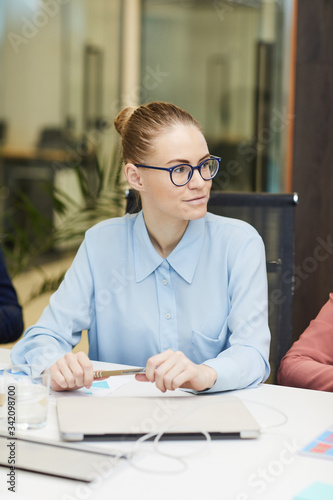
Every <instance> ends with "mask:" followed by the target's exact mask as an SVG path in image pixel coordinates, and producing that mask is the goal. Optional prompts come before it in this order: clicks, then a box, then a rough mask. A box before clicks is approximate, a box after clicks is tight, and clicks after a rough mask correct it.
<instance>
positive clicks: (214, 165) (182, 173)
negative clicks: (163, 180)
mask: <svg viewBox="0 0 333 500" xmlns="http://www.w3.org/2000/svg"><path fill="white" fill-rule="evenodd" d="M218 167H219V162H218V160H216V159H215V158H209V159H208V160H207V161H205V163H203V164H202V165H201V168H200V174H201V177H202V178H203V179H204V180H205V181H209V180H210V179H212V178H213V177H214V175H215V174H216V172H217V170H218ZM191 173H192V168H191V167H190V166H189V165H180V166H179V167H177V168H175V169H174V170H172V173H171V175H172V182H173V183H174V184H176V185H177V186H183V185H184V184H186V183H187V182H188V181H189V179H190V177H191Z"/></svg>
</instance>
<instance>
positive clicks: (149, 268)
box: [133, 211, 206, 283]
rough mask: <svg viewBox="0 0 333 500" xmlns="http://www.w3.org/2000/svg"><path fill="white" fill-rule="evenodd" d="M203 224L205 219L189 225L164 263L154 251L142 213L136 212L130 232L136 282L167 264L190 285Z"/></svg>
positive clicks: (198, 254) (198, 251)
mask: <svg viewBox="0 0 333 500" xmlns="http://www.w3.org/2000/svg"><path fill="white" fill-rule="evenodd" d="M205 223H206V218H205V217H204V218H202V219H197V220H192V221H190V222H189V224H188V226H187V229H186V231H185V233H184V235H183V237H182V239H181V240H180V242H179V243H178V245H177V246H176V248H175V249H174V250H173V251H172V252H171V254H170V255H169V256H168V257H167V258H166V259H163V257H161V255H159V253H158V252H157V251H156V250H155V248H154V247H153V245H152V243H151V241H150V238H149V235H148V231H147V228H146V225H145V221H144V218H143V213H142V211H141V212H139V213H138V215H137V218H136V220H135V222H134V228H133V245H134V261H135V279H136V282H139V281H142V280H144V279H145V278H147V276H149V275H150V274H151V273H153V272H154V271H155V269H157V267H158V266H159V265H160V264H161V263H162V262H163V261H164V260H166V261H167V262H168V263H169V264H170V266H171V267H172V268H173V269H174V270H175V271H176V272H177V273H178V274H179V275H180V276H181V277H182V278H183V279H184V280H185V281H187V282H188V283H192V280H193V275H194V272H195V269H196V267H197V264H198V261H199V256H200V251H201V247H202V242H203V238H204V227H205Z"/></svg>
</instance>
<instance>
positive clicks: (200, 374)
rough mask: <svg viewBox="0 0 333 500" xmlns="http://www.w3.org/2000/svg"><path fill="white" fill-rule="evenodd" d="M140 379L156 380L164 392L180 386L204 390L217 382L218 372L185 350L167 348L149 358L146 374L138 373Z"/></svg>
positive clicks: (137, 376) (158, 386) (137, 377)
mask: <svg viewBox="0 0 333 500" xmlns="http://www.w3.org/2000/svg"><path fill="white" fill-rule="evenodd" d="M135 378H136V379H137V380H140V381H149V382H155V384H156V387H157V388H158V389H160V390H161V391H162V392H166V391H167V390H169V391H174V390H175V389H178V388H180V387H181V388H183V389H192V390H194V391H203V390H205V389H210V388H211V387H213V385H214V384H215V382H216V378H217V373H216V371H215V370H214V368H211V367H210V366H207V365H197V364H195V363H193V362H192V361H190V360H189V359H188V358H187V357H186V356H185V354H184V353H183V352H181V351H172V350H171V349H167V350H166V351H164V352H161V353H160V354H156V355H155V356H152V357H151V358H149V359H148V361H147V365H146V373H145V375H136V376H135Z"/></svg>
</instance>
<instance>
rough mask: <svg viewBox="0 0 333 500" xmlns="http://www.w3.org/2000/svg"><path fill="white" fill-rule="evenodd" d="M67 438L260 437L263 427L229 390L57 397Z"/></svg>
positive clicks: (61, 425)
mask: <svg viewBox="0 0 333 500" xmlns="http://www.w3.org/2000/svg"><path fill="white" fill-rule="evenodd" d="M57 417H58V425H59V431H60V434H61V437H62V439H64V440H66V441H81V440H83V439H93V440H96V439H111V440H126V439H138V438H139V437H141V436H143V435H146V434H148V433H153V434H155V435H156V434H159V433H163V436H162V437H161V439H196V438H204V435H203V432H208V433H209V434H210V436H211V438H213V439H217V438H226V437H234V438H242V439H243V438H257V437H258V436H259V435H260V427H259V424H258V423H257V421H256V420H255V419H254V417H253V416H252V415H251V413H250V412H249V411H248V409H247V408H246V406H245V405H244V404H243V403H242V401H241V400H240V399H238V398H237V397H235V396H228V395H193V396H188V395H187V396H174V397H173V396H170V397H105V398H94V397H91V398H77V397H63V398H58V399H57Z"/></svg>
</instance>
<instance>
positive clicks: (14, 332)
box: [0, 249, 23, 344]
mask: <svg viewBox="0 0 333 500" xmlns="http://www.w3.org/2000/svg"><path fill="white" fill-rule="evenodd" d="M22 332H23V317H22V308H21V306H20V304H19V303H18V300H17V295H16V292H15V289H14V287H13V285H12V282H11V279H10V277H9V274H8V272H7V269H6V265H5V259H4V256H3V253H2V250H1V249H0V343H2V344H5V343H7V342H13V341H15V340H17V339H18V338H19V336H20V335H21V334H22Z"/></svg>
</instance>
